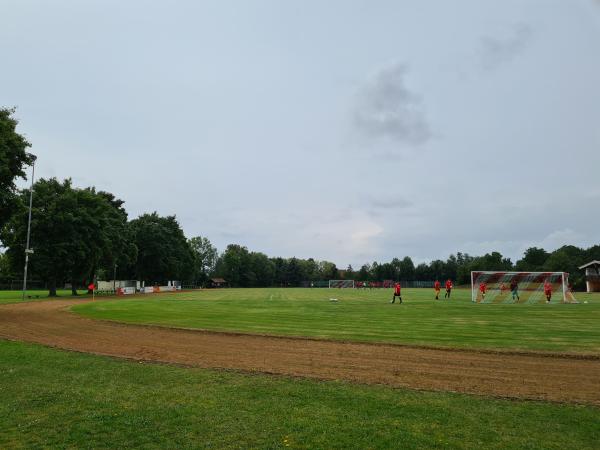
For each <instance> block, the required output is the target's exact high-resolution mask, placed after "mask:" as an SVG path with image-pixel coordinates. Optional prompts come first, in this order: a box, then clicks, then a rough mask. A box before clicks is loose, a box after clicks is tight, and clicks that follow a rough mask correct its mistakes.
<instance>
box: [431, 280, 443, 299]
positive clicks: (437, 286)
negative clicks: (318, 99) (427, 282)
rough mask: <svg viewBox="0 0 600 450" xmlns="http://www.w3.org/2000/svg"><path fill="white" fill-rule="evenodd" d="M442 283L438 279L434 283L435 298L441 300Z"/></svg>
mask: <svg viewBox="0 0 600 450" xmlns="http://www.w3.org/2000/svg"><path fill="white" fill-rule="evenodd" d="M441 286H442V285H441V284H440V282H439V281H438V280H435V283H433V289H434V290H435V299H436V300H439V299H440V289H441Z"/></svg>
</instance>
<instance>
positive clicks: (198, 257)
mask: <svg viewBox="0 0 600 450" xmlns="http://www.w3.org/2000/svg"><path fill="white" fill-rule="evenodd" d="M189 245H190V248H191V249H192V254H193V256H194V272H193V278H194V281H195V282H197V283H205V282H206V280H208V277H209V276H210V274H211V273H212V272H213V271H214V270H215V267H216V265H217V259H218V257H219V255H218V253H217V249H216V247H215V246H213V245H212V244H211V243H210V241H209V240H208V238H205V237H202V236H196V237H193V238H191V239H190V240H189Z"/></svg>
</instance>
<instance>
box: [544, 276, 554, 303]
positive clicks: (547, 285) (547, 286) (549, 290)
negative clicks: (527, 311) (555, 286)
mask: <svg viewBox="0 0 600 450" xmlns="http://www.w3.org/2000/svg"><path fill="white" fill-rule="evenodd" d="M544 294H545V295H546V303H550V299H551V298H552V285H551V284H550V282H549V281H548V280H546V282H545V283H544Z"/></svg>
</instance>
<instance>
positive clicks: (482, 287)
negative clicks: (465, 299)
mask: <svg viewBox="0 0 600 450" xmlns="http://www.w3.org/2000/svg"><path fill="white" fill-rule="evenodd" d="M486 291H487V285H486V284H485V281H482V282H481V283H479V292H481V301H482V302H483V301H484V300H485V292H486Z"/></svg>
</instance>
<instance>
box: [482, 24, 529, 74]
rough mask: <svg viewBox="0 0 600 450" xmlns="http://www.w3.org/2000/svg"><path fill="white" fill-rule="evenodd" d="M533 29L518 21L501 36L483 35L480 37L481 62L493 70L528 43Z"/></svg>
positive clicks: (511, 57)
mask: <svg viewBox="0 0 600 450" xmlns="http://www.w3.org/2000/svg"><path fill="white" fill-rule="evenodd" d="M532 35H533V31H532V29H531V27H530V26H529V25H526V24H524V23H519V24H516V25H514V26H513V27H511V29H510V32H509V34H508V36H505V37H503V38H499V37H491V36H485V37H483V38H482V39H481V64H482V66H483V68H484V69H486V70H493V69H495V68H497V67H499V66H500V65H502V64H504V63H506V62H508V61H510V60H512V59H513V58H514V57H515V56H516V55H518V54H519V53H520V52H522V51H523V49H524V48H525V47H526V46H527V45H528V44H529V42H530V40H531V36H532Z"/></svg>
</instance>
